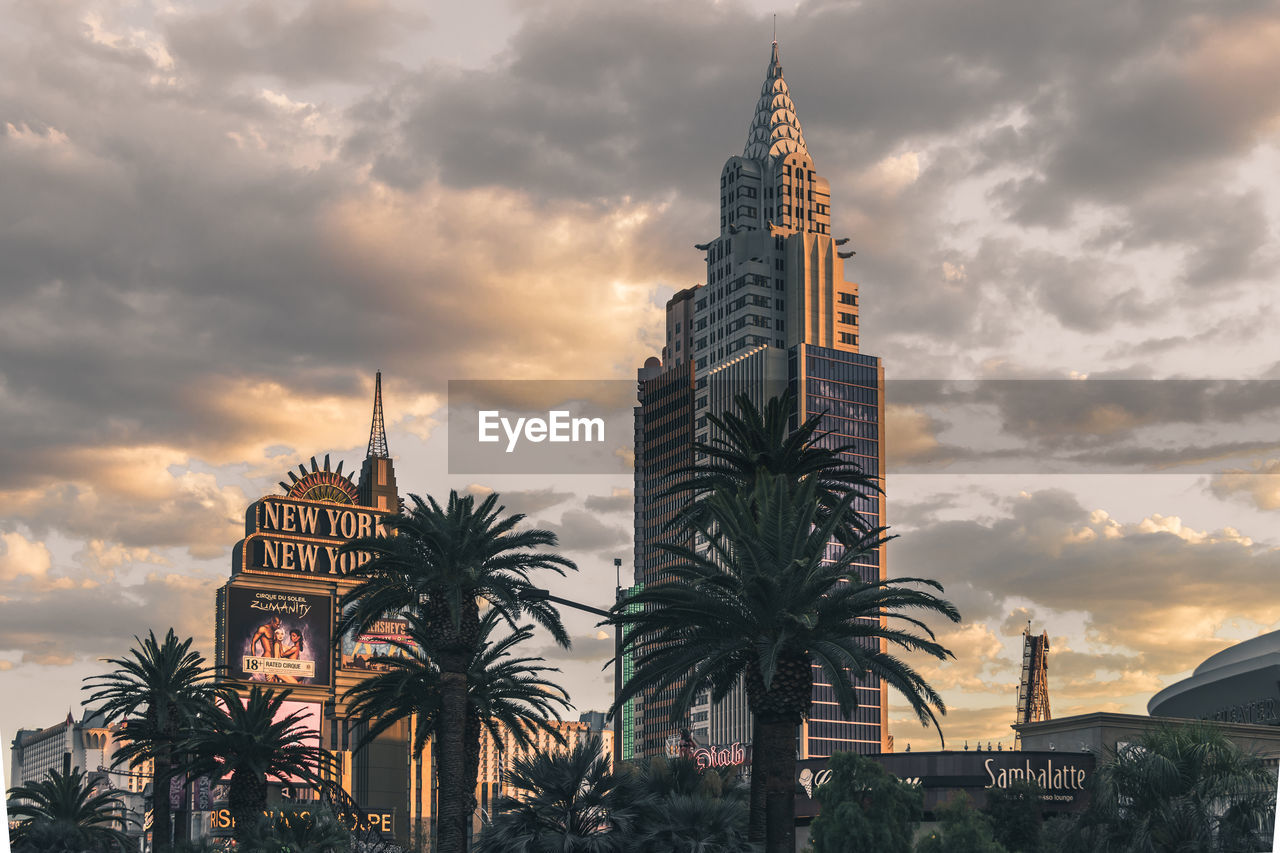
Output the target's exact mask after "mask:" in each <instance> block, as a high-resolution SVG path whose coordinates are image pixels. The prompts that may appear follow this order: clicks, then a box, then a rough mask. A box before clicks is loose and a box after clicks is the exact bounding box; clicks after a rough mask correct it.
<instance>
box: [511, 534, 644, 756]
mask: <svg viewBox="0 0 1280 853" xmlns="http://www.w3.org/2000/svg"><path fill="white" fill-rule="evenodd" d="M613 567H614V569H615V571H616V572H617V573H618V575H617V580H618V587H617V589H616V590H615V591H614V595H615V599H616V598H620V597H621V595H622V585H621V584H622V575H621V570H622V560H620V559H618V558H616V557H615V558H614V561H613ZM520 597H521V598H523V599H524V600H525V601H554V602H555V603H556V604H563V605H564V606H565V607H572V608H574V609H575V610H581V611H583V612H584V613H591V614H593V615H595V616H602V617H604V619H605V620H608V619H610V618H611V617H612V616H613V614H612V613H610V612H609V611H608V610H601V609H600V608H599V607H593V606H592V605H590V604H583V603H582V602H580V601H571V600H569V599H567V598H561V597H560V596H558V595H552V594H551V592H550V591H549V590H545V589H539V588H537V587H528V588H526V589H525V590H524V592H523V593H521V596H520ZM596 624H597V625H603V624H604V622H597V623H596ZM621 689H622V629H621V628H620V627H619V626H616V625H615V626H614V629H613V706H614V713H613V767H614V769H615V770H616V769H617V768H618V767H620V766H622V713H621V711H622V709H621V708H618V691H619V690H621Z"/></svg>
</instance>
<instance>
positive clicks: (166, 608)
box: [0, 573, 224, 666]
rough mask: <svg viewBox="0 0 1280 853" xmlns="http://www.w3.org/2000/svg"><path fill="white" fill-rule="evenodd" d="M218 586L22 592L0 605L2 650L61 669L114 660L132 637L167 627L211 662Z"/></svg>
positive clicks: (197, 582) (166, 580)
mask: <svg viewBox="0 0 1280 853" xmlns="http://www.w3.org/2000/svg"><path fill="white" fill-rule="evenodd" d="M223 581H224V579H222V578H214V577H210V576H207V575H198V574H189V575H179V574H159V573H153V574H150V575H148V576H147V577H146V578H145V579H143V580H142V581H141V582H139V583H133V584H121V583H108V584H102V585H93V586H88V587H86V586H83V585H67V586H62V585H58V586H53V587H49V588H44V589H41V588H36V587H27V588H25V589H22V590H21V592H22V595H21V597H13V598H9V599H6V600H3V601H0V651H3V652H20V653H21V655H22V662H23V663H24V664H27V663H33V664H44V665H54V666H66V665H69V664H71V663H74V662H75V661H78V660H85V659H97V658H101V657H108V656H110V657H118V656H120V655H121V654H123V653H124V652H125V651H126V650H127V649H128V648H129V647H130V646H131V645H132V643H133V640H132V637H133V635H135V634H138V633H140V632H141V633H142V634H144V635H145V633H146V631H147V630H148V629H151V630H154V631H155V632H156V633H157V634H158V635H161V636H163V634H164V632H165V631H167V630H168V629H169V628H170V627H172V628H174V630H175V631H177V632H178V633H179V636H181V637H184V638H185V637H188V636H193V637H195V640H196V642H195V645H196V647H197V648H198V649H199V650H201V651H202V652H203V653H204V654H205V655H206V656H207V657H209V658H210V659H212V656H213V621H214V620H213V619H212V614H213V600H214V590H215V589H216V588H217V586H219V585H220V584H221V583H223ZM157 620H160V621H157Z"/></svg>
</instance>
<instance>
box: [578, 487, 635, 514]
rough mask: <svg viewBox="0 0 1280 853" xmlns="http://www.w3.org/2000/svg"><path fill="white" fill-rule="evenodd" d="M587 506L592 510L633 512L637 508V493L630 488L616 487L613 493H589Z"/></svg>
mask: <svg viewBox="0 0 1280 853" xmlns="http://www.w3.org/2000/svg"><path fill="white" fill-rule="evenodd" d="M586 507H587V509H588V510H590V511H591V512H602V513H613V512H625V513H631V511H632V510H633V509H634V508H635V495H634V494H632V492H631V490H630V489H614V490H613V494H611V495H587V500H586Z"/></svg>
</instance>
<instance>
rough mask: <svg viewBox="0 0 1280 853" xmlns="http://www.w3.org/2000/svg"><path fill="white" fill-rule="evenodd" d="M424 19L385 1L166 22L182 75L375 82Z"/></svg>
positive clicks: (315, 3) (236, 7)
mask: <svg viewBox="0 0 1280 853" xmlns="http://www.w3.org/2000/svg"><path fill="white" fill-rule="evenodd" d="M426 22H427V21H426V17H425V16H424V15H422V14H421V13H417V12H413V11H410V10H409V9H408V7H402V6H401V5H400V4H397V3H391V2H385V1H384V0H309V2H282V3H269V4H263V3H251V2H230V3H219V4H213V5H211V6H210V7H206V8H203V9H200V10H199V11H196V10H193V9H192V10H182V11H176V10H175V11H173V12H171V13H169V14H168V15H166V16H164V18H163V19H162V28H163V35H164V38H165V42H166V44H167V45H168V48H169V50H170V51H172V55H173V60H174V63H175V64H176V65H177V66H178V68H179V70H181V71H183V72H190V73H194V74H199V75H202V76H209V77H212V78H214V79H216V80H218V81H225V80H227V79H229V78H232V79H233V78H235V77H238V76H242V75H256V74H266V75H271V76H274V77H278V78H280V79H282V80H284V81H287V82H289V83H294V84H306V83H317V82H330V81H337V82H344V83H354V82H370V81H373V80H376V79H378V78H380V77H385V76H387V75H388V74H391V73H394V72H395V71H396V70H397V68H398V67H399V65H398V63H397V62H395V61H394V60H392V59H391V58H390V56H389V53H390V52H391V50H392V48H394V47H396V46H397V44H398V43H400V42H402V41H403V40H405V39H406V37H407V36H408V35H409V34H410V33H411V32H412V31H413V30H415V29H418V28H421V27H423V26H425V25H426Z"/></svg>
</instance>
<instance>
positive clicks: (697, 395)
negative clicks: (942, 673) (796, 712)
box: [632, 41, 890, 758]
mask: <svg viewBox="0 0 1280 853" xmlns="http://www.w3.org/2000/svg"><path fill="white" fill-rule="evenodd" d="M719 191H720V228H719V233H718V234H717V235H716V236H714V237H713V238H711V239H709V240H707V241H705V242H701V243H698V244H697V246H696V248H697V250H698V251H700V252H704V253H705V255H706V281H705V283H701V284H696V285H694V286H692V287H690V288H687V289H685V290H681V291H679V292H678V293H676V294H675V295H674V296H673V297H672V298H671V300H670V301H669V302H668V303H667V317H666V332H667V334H666V345H665V346H664V347H663V352H662V358H661V360H659V359H658V358H656V357H655V358H650V359H649V360H648V361H647V362H646V363H645V366H644V367H642V368H640V370H639V371H638V377H637V379H638V384H637V390H638V397H639V404H638V405H637V406H636V409H635V417H636V469H635V496H636V497H635V501H636V516H635V539H636V546H635V569H636V578H635V580H636V583H637V585H639V584H643V585H645V586H649V585H657V584H661V583H662V582H664V580H665V579H666V570H667V569H668V568H669V567H670V560H671V558H670V557H669V556H668V555H667V554H666V553H665V552H663V551H661V550H659V549H658V548H657V547H656V543H657V542H660V541H664V540H666V541H671V540H672V539H673V537H676V536H678V534H676V533H673V532H671V531H669V530H667V529H666V523H667V522H668V521H669V520H670V519H671V518H672V517H673V516H674V514H675V512H676V511H677V510H678V509H679V506H678V499H672V498H664V497H663V496H662V493H663V491H664V490H665V489H666V488H668V487H669V486H670V485H671V484H672V482H673V480H672V477H673V474H674V472H676V471H678V470H680V469H681V468H683V467H684V466H687V465H689V464H692V463H693V462H694V461H695V458H694V451H693V444H694V442H695V441H704V442H705V441H707V440H709V439H710V438H711V436H710V435H709V432H708V419H707V415H708V413H713V414H714V413H719V412H723V411H726V410H729V409H731V408H732V405H733V398H734V397H735V396H737V395H739V394H742V393H747V394H748V395H749V396H750V397H751V398H752V400H753V401H754V402H755V403H756V405H757V406H760V407H762V408H763V405H764V403H765V401H766V400H768V399H769V398H770V397H773V396H776V395H778V394H780V393H782V392H783V391H785V390H786V389H788V388H791V389H793V390H794V392H795V394H796V397H797V400H798V405H799V413H798V414H799V418H800V420H804V419H806V418H808V417H809V416H811V415H813V414H821V415H822V416H823V420H822V429H823V430H825V431H828V432H830V433H832V435H831V436H830V437H829V438H828V439H826V440H827V441H830V442H832V443H834V444H839V445H852V446H854V447H855V448H856V451H855V453H854V454H850V455H849V458H850V461H852V462H855V463H856V464H857V465H858V466H859V467H860V468H861V469H862V470H863V471H864V472H865V473H866V474H867V475H869V476H871V477H876V478H881V477H882V476H883V472H884V441H883V439H884V417H883V415H884V371H883V368H882V367H881V365H880V360H879V359H878V358H875V357H874V356H868V355H863V354H861V353H860V352H859V348H858V338H859V322H858V312H859V299H858V297H859V294H858V285H857V284H855V283H853V282H849V281H846V280H845V271H844V264H845V260H846V259H848V258H849V257H851V256H852V255H853V254H854V253H853V252H852V251H850V250H842V248H841V247H842V246H844V245H845V244H847V243H848V242H849V241H848V239H847V238H843V239H837V238H836V237H834V236H833V234H832V230H831V187H830V185H829V184H828V182H827V180H826V179H825V178H823V177H822V176H821V175H820V174H818V172H817V168H816V166H815V163H814V160H813V157H812V156H811V155H810V153H809V149H808V146H807V145H806V144H805V139H804V132H803V130H802V129H801V126H800V119H799V118H798V116H797V114H796V106H795V103H794V102H793V101H792V99H791V93H790V90H789V89H788V87H787V82H786V80H785V79H784V77H783V73H782V62H781V60H780V59H779V55H778V43H777V42H776V41H775V42H774V43H773V45H772V49H771V55H770V58H769V67H768V72H767V74H766V77H765V81H764V85H763V86H762V87H761V90H760V98H759V100H758V101H757V103H756V109H755V114H754V116H753V118H752V120H751V126H750V129H749V131H748V133H747V143H746V146H745V148H744V150H743V152H742V154H741V155H735V156H731V157H730V158H729V159H728V160H727V161H726V162H725V164H724V168H723V169H722V170H721V172H720V181H719ZM856 507H857V509H858V510H859V511H860V512H861V513H862V514H863V515H864V516H865V517H866V519H867V521H868V523H870V524H871V525H873V526H875V525H880V524H884V523H885V522H884V495H882V494H881V495H869V496H867V497H865V498H862V499H859V500H858V502H857V504H856ZM831 547H832V548H833V549H834V548H836V547H838V546H836V545H834V544H833V545H832V546H831ZM884 557H885V554H884V546H883V545H882V546H880V548H878V549H877V550H876V551H873V552H871V553H869V554H868V555H867V558H866V560H865V562H864V563H863V564H862V565H860V567H859V571H860V573H861V574H862V576H863V577H864V578H865V579H867V580H876V579H881V578H884V577H885V573H884V572H885V560H884ZM813 676H814V687H813V704H812V706H811V709H810V717H809V719H808V720H807V721H806V722H805V724H804V726H803V731H802V732H801V741H800V744H799V755H800V757H801V758H810V757H821V756H827V755H831V754H832V753H834V752H837V751H851V752H861V753H875V752H880V751H884V750H887V749H889V743H890V741H889V736H888V727H887V710H888V709H887V694H886V690H885V687H884V685H882V684H881V683H879V681H878V679H875V678H873V677H866V678H864V679H862V680H860V681H859V682H858V685H859V687H858V692H859V698H860V707H859V708H858V710H857V711H855V712H854V714H853V716H852V718H846V717H844V716H843V715H841V714H840V712H839V709H838V707H837V705H836V703H835V696H834V693H833V689H832V687H831V685H830V682H829V681H827V680H826V676H825V675H823V674H822V672H821V670H820V669H819V668H818V667H816V666H815V667H814V669H813ZM674 693H675V689H674V688H673V689H672V690H669V691H662V692H660V693H659V692H655V693H653V694H652V695H645V696H643V697H641V699H640V701H639V702H638V703H637V707H636V709H635V713H634V718H635V720H636V723H635V731H634V732H633V733H632V734H633V737H634V742H635V744H636V747H635V754H637V755H650V754H654V753H657V752H661V751H663V750H664V749H669V748H670V745H671V743H672V739H673V738H675V737H677V736H678V734H679V730H680V729H682V728H687V729H689V730H690V731H691V733H692V734H693V737H694V738H695V739H696V740H697V741H699V742H701V743H711V744H717V745H727V744H731V743H733V742H735V741H740V742H748V741H750V740H751V715H750V712H749V710H748V708H747V704H746V696H745V693H744V691H743V690H742V689H741V687H739V688H737V689H736V690H735V691H734V692H733V693H731V694H730V695H729V696H728V697H726V699H725V700H724V701H723V702H721V703H718V704H715V705H714V706H713V705H711V703H710V701H709V699H708V700H706V701H704V702H703V703H702V704H701V705H699V706H695V708H694V709H693V710H692V712H691V714H690V717H689V718H688V719H687V720H685V721H682V722H677V723H672V722H671V721H670V718H669V709H670V704H671V698H672V696H673V695H674Z"/></svg>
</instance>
